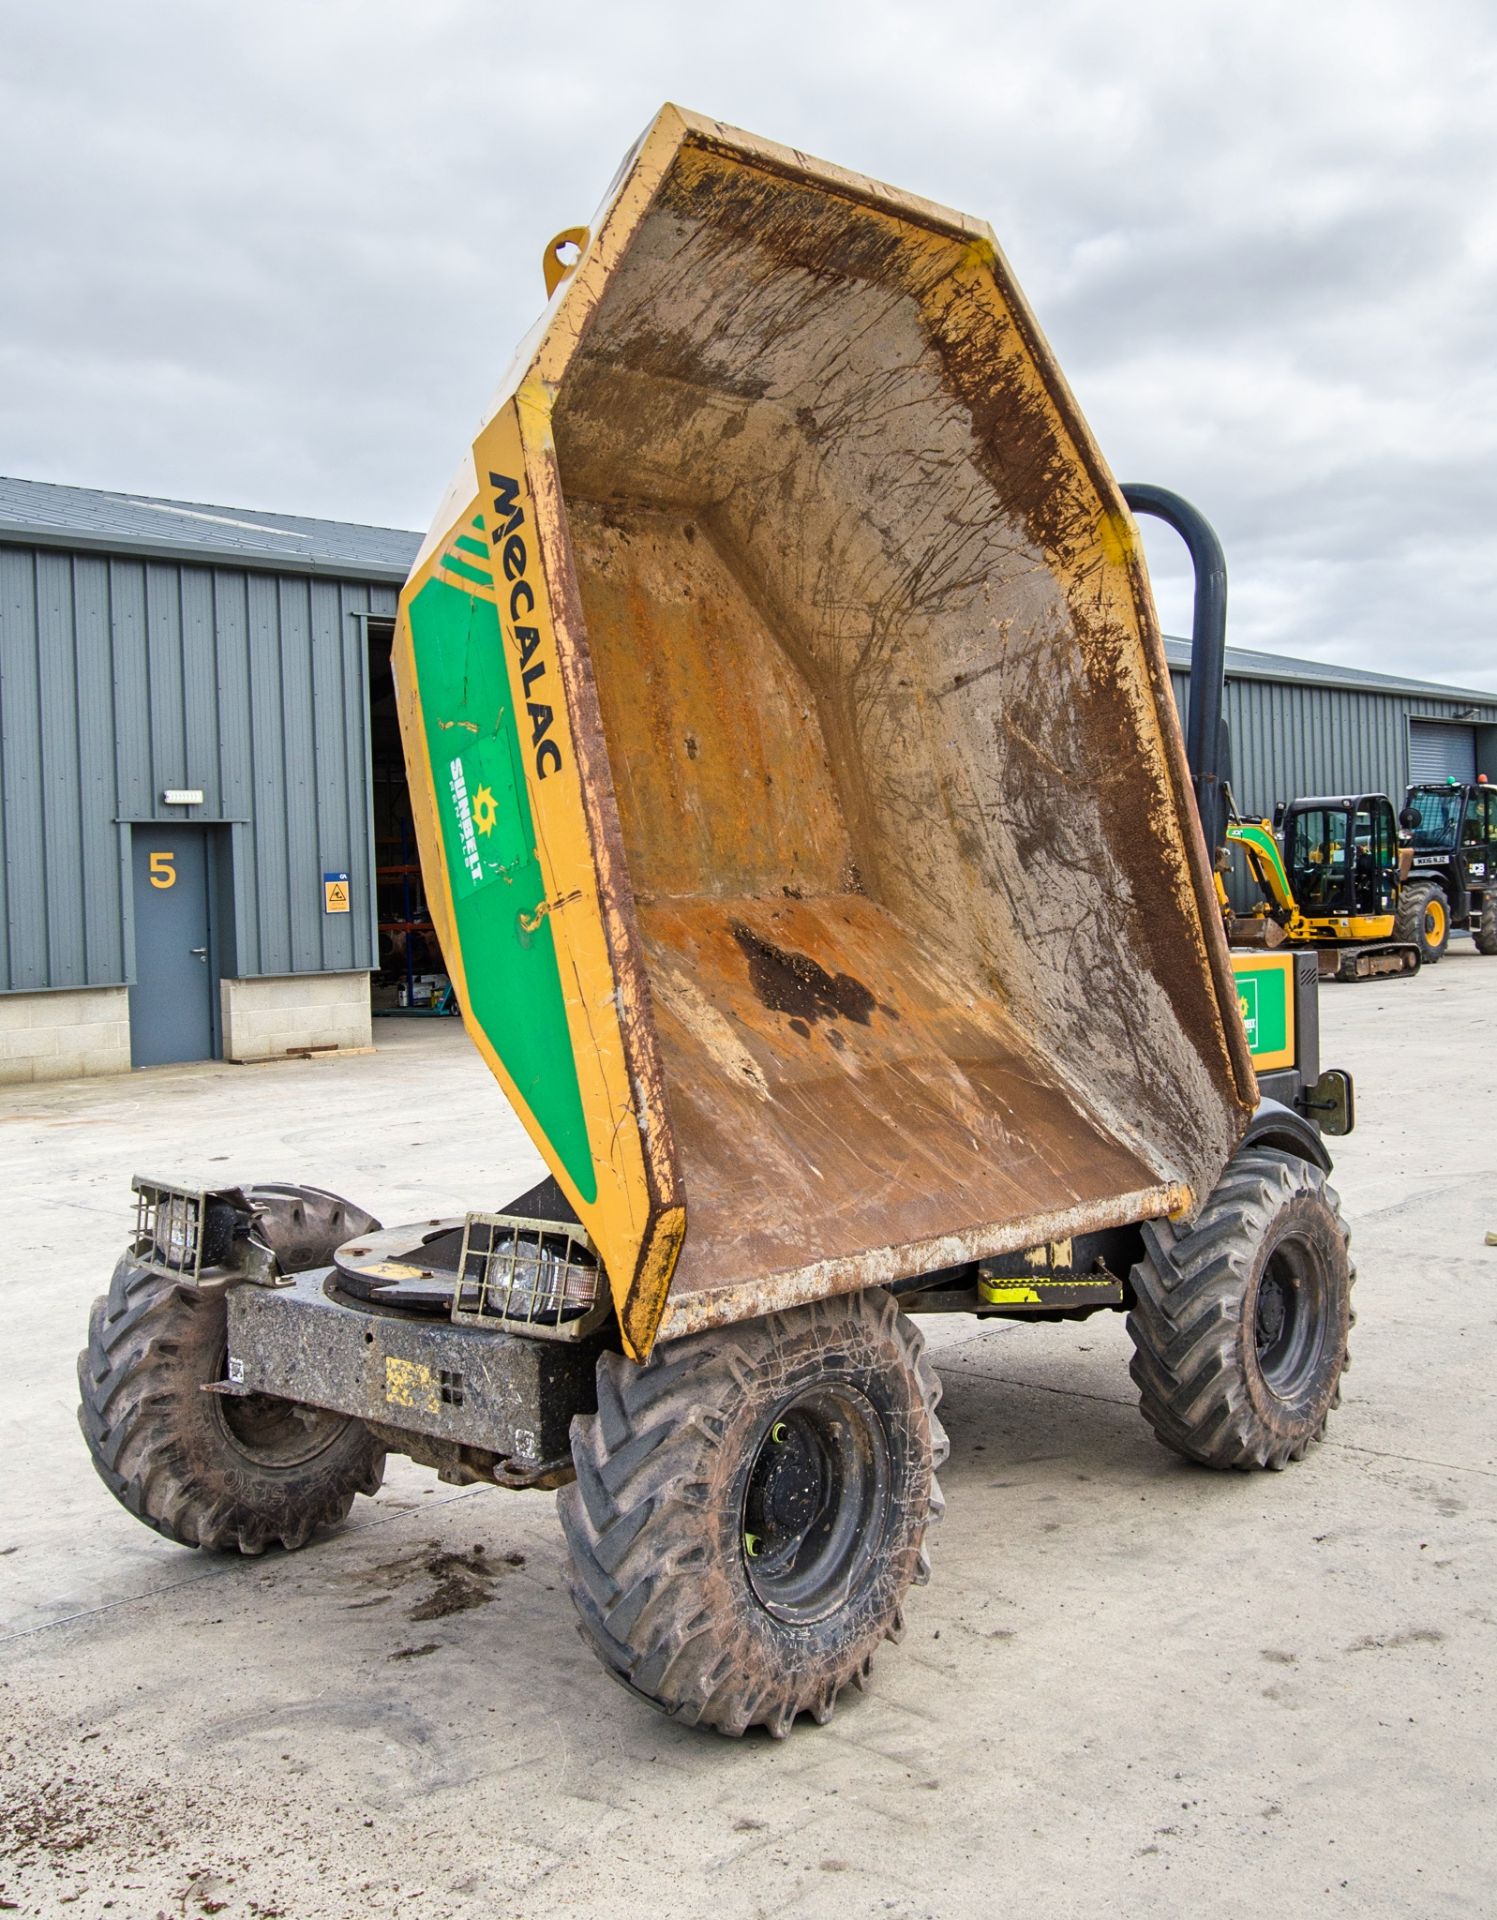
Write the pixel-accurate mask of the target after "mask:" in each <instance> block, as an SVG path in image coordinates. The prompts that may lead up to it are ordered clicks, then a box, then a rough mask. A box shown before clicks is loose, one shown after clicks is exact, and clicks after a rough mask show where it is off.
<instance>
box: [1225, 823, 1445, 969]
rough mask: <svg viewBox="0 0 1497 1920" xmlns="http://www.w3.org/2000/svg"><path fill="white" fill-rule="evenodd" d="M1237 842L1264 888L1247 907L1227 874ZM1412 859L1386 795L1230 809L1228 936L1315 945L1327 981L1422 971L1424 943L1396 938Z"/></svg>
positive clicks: (1247, 941) (1250, 942) (1244, 941)
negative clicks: (1249, 811) (1238, 907)
mask: <svg viewBox="0 0 1497 1920" xmlns="http://www.w3.org/2000/svg"><path fill="white" fill-rule="evenodd" d="M1234 846H1235V847H1240V848H1241V849H1242V852H1243V855H1244V857H1245V859H1246V861H1247V865H1248V870H1249V872H1250V873H1251V874H1252V876H1253V878H1254V880H1255V881H1256V882H1257V884H1258V889H1259V894H1260V896H1261V897H1260V899H1259V900H1258V902H1257V904H1256V905H1255V906H1254V907H1253V908H1252V909H1251V910H1250V911H1249V912H1248V913H1246V914H1240V913H1238V912H1236V911H1235V909H1234V908H1233V906H1232V903H1231V901H1230V900H1229V898H1228V895H1227V888H1226V883H1225V879H1224V877H1223V871H1222V869H1223V868H1224V867H1225V865H1226V862H1227V857H1228V850H1229V849H1230V848H1231V847H1234ZM1407 865H1408V855H1407V852H1406V850H1404V849H1401V848H1400V846H1399V839H1398V821H1397V819H1396V818H1395V816H1394V812H1393V802H1392V801H1391V800H1390V799H1389V798H1388V796H1387V795H1386V794H1384V793H1362V794H1335V795H1327V794H1318V795H1315V796H1313V797H1310V798H1307V799H1302V800H1292V801H1290V802H1289V804H1288V805H1287V806H1284V805H1281V806H1280V807H1279V808H1278V809H1277V810H1276V812H1275V815H1274V818H1273V820H1272V821H1271V822H1270V821H1268V820H1244V819H1242V818H1240V817H1239V816H1238V814H1237V812H1236V809H1235V808H1229V812H1228V818H1227V821H1226V824H1225V845H1224V847H1223V849H1222V854H1221V856H1220V857H1219V859H1218V863H1217V876H1216V891H1217V900H1218V902H1219V904H1220V906H1221V909H1222V916H1223V919H1224V920H1225V922H1226V927H1227V938H1228V941H1229V942H1230V943H1231V944H1232V945H1233V946H1265V947H1278V946H1283V945H1286V944H1287V945H1290V946H1299V947H1313V948H1314V949H1315V950H1316V953H1317V957H1318V961H1319V967H1320V972H1321V974H1322V976H1323V977H1325V978H1328V979H1336V980H1370V979H1372V978H1374V977H1375V976H1377V975H1379V974H1399V973H1417V972H1418V970H1419V965H1420V960H1421V958H1422V956H1421V953H1420V949H1419V947H1418V946H1417V945H1416V944H1415V943H1414V942H1413V941H1410V940H1398V939H1395V938H1394V934H1395V931H1396V927H1397V920H1398V901H1399V892H1400V889H1401V887H1402V884H1403V881H1404V878H1405V877H1406V875H1405V870H1406V868H1407Z"/></svg>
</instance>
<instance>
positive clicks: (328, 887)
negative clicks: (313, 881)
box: [322, 873, 348, 913]
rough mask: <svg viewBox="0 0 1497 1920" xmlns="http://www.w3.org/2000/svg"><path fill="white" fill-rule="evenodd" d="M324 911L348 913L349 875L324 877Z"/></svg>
mask: <svg viewBox="0 0 1497 1920" xmlns="http://www.w3.org/2000/svg"><path fill="white" fill-rule="evenodd" d="M322 911H323V912H324V913H347V912H348V875H347V874H346V873H325V874H324V875H323V876H322Z"/></svg>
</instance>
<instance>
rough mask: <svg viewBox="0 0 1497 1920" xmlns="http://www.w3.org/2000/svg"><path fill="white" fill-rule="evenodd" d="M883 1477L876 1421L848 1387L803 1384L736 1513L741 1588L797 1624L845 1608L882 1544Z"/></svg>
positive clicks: (759, 1457)
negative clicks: (743, 1574)
mask: <svg viewBox="0 0 1497 1920" xmlns="http://www.w3.org/2000/svg"><path fill="white" fill-rule="evenodd" d="M889 1480H890V1462H889V1441H888V1436H887V1434H886V1433H885V1431H884V1424H883V1421H882V1420H881V1419H880V1417H879V1414H878V1412H877V1410H876V1408H875V1407H874V1406H873V1403H872V1402H871V1401H870V1400H869V1399H868V1398H867V1397H866V1396H865V1395H864V1394H862V1393H861V1392H859V1390H858V1389H857V1388H856V1387H853V1386H848V1385H844V1384H840V1383H839V1384H836V1385H823V1386H816V1387H810V1388H807V1389H806V1391H805V1392H803V1393H800V1394H797V1395H796V1396H795V1397H794V1398H793V1399H791V1400H789V1401H787V1402H785V1404H784V1405H783V1406H781V1407H780V1408H779V1410H778V1411H777V1412H776V1414H775V1416H774V1418H773V1419H772V1420H770V1421H769V1423H768V1424H767V1426H766V1427H765V1429H764V1431H763V1434H762V1436H761V1438H760V1441H759V1445H758V1448H757V1450H756V1452H755V1454H754V1458H753V1462H752V1464H751V1466H750V1468H749V1475H748V1481H747V1484H746V1486H745V1489H744V1497H743V1514H742V1531H743V1555H744V1565H745V1567H746V1569H747V1572H748V1581H749V1585H750V1587H751V1588H752V1589H753V1593H754V1597H755V1599H757V1600H758V1602H759V1604H760V1606H762V1607H763V1608H764V1609H765V1611H766V1612H767V1613H771V1614H773V1615H774V1617H775V1618H776V1619H777V1620H784V1621H788V1622H791V1623H795V1624H805V1623H808V1622H811V1621H815V1620H824V1619H826V1618H827V1616H828V1615H829V1614H832V1613H835V1612H836V1611H837V1610H838V1608H840V1607H842V1606H844V1605H845V1604H846V1603H847V1601H848V1600H849V1599H850V1598H851V1597H852V1595H853V1594H854V1593H855V1592H856V1591H857V1589H858V1587H859V1585H860V1584H861V1582H862V1581H863V1580H864V1579H865V1578H866V1576H867V1574H868V1572H869V1570H870V1568H871V1567H872V1566H873V1564H874V1562H875V1561H876V1560H877V1558H878V1556H879V1553H880V1550H881V1548H882V1546H883V1541H884V1535H885V1533H886V1531H887V1528H888V1509H889Z"/></svg>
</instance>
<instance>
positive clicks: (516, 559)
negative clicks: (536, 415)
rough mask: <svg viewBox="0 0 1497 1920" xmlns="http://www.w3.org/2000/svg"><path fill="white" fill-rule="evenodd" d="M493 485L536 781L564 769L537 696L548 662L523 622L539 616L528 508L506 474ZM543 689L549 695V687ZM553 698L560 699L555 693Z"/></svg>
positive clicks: (493, 477) (534, 632)
mask: <svg viewBox="0 0 1497 1920" xmlns="http://www.w3.org/2000/svg"><path fill="white" fill-rule="evenodd" d="M489 485H490V487H491V488H492V489H493V494H492V508H493V532H492V533H491V534H490V536H489V538H490V539H491V540H492V541H493V543H494V548H495V557H496V559H497V560H498V561H499V564H500V565H501V566H502V567H503V569H504V577H505V579H506V580H507V581H508V582H509V583H510V584H509V620H510V630H511V632H512V633H513V634H514V638H515V642H516V644H517V646H518V647H519V649H520V679H521V682H522V683H523V685H524V688H525V711H526V712H527V713H528V714H529V716H530V752H531V758H532V761H533V763H534V766H535V777H536V779H537V780H544V779H545V777H546V775H547V774H548V773H559V772H560V771H561V748H560V747H559V746H558V745H557V744H556V742H555V741H554V740H553V739H552V738H551V722H552V720H553V719H554V718H555V715H554V714H553V712H552V710H551V708H550V707H549V706H548V705H547V704H546V702H545V701H544V699H538V698H536V697H534V696H535V694H536V691H537V688H539V687H540V682H541V681H542V680H544V679H545V677H546V662H545V661H544V660H543V659H539V658H537V655H538V654H539V653H540V649H541V633H540V629H539V628H538V627H527V626H525V625H524V624H523V622H524V621H525V620H527V619H529V617H530V616H531V615H532V614H533V613H534V612H535V588H534V587H533V586H531V584H530V582H529V580H528V579H527V578H526V570H527V568H528V567H529V564H530V553H529V550H528V549H527V547H526V544H525V534H524V532H523V531H522V529H523V528H524V526H525V509H524V508H523V507H522V506H521V505H520V500H519V494H520V483H519V481H518V480H512V479H510V477H509V476H508V474H503V473H491V474H490V475H489ZM553 680H554V676H553ZM540 690H541V692H542V693H546V692H550V691H551V689H550V688H549V687H546V688H541V689H540ZM551 697H552V698H553V699H555V698H556V697H557V696H556V694H555V693H553V694H552V696H551Z"/></svg>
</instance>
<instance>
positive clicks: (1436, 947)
mask: <svg viewBox="0 0 1497 1920" xmlns="http://www.w3.org/2000/svg"><path fill="white" fill-rule="evenodd" d="M1393 936H1394V938H1395V939H1397V940H1404V941H1410V940H1411V941H1412V942H1413V943H1414V945H1415V946H1416V947H1418V949H1419V957H1420V958H1421V960H1423V962H1424V964H1425V965H1426V966H1427V967H1432V966H1433V965H1434V964H1435V962H1436V961H1437V960H1438V959H1439V958H1440V956H1441V955H1442V954H1443V953H1444V951H1445V949H1446V948H1447V947H1448V946H1449V945H1450V902H1449V901H1448V900H1447V899H1446V898H1445V889H1444V888H1443V887H1441V886H1439V885H1438V884H1437V883H1436V882H1434V881H1432V880H1418V881H1415V883H1414V884H1413V886H1411V887H1405V888H1404V890H1403V893H1402V894H1401V896H1400V897H1399V902H1398V917H1397V919H1396V920H1395V921H1394V923H1393Z"/></svg>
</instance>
